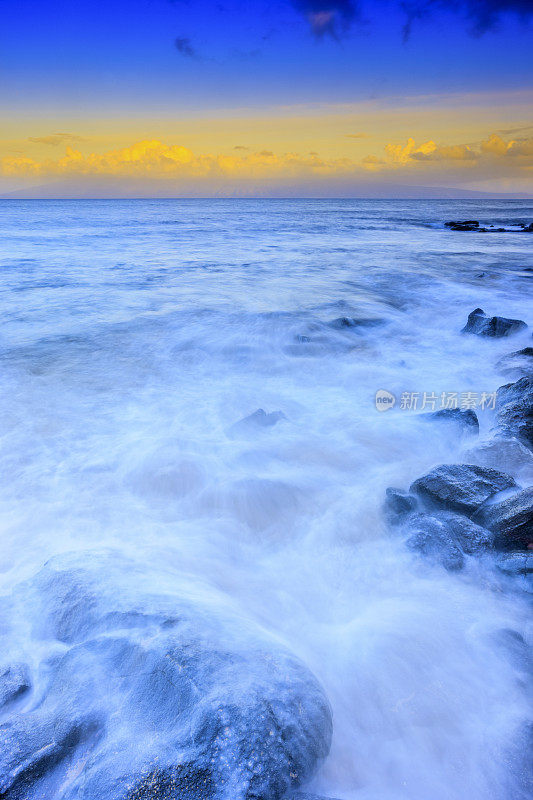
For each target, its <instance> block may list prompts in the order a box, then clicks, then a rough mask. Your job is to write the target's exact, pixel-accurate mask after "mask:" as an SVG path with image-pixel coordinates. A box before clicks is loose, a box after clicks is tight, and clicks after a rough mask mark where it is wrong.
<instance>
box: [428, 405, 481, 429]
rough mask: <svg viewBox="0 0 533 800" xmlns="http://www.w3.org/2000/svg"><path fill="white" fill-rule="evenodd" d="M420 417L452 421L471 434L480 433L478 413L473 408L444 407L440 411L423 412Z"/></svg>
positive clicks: (430, 420)
mask: <svg viewBox="0 0 533 800" xmlns="http://www.w3.org/2000/svg"><path fill="white" fill-rule="evenodd" d="M420 419H422V420H424V422H434V421H435V422H451V423H453V424H455V425H459V426H460V427H461V428H463V429H464V430H467V431H468V432H469V433H471V434H476V433H479V421H478V418H477V414H476V412H475V411H473V410H472V409H471V408H467V409H461V408H442V409H440V410H439V411H431V412H429V413H428V414H421V415H420Z"/></svg>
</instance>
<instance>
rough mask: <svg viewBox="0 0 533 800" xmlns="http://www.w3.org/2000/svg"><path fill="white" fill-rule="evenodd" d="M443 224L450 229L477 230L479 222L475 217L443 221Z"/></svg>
mask: <svg viewBox="0 0 533 800" xmlns="http://www.w3.org/2000/svg"><path fill="white" fill-rule="evenodd" d="M444 225H445V226H446V227H447V228H450V229H451V230H452V231H477V230H478V229H479V222H478V221H477V220H475V219H466V220H464V221H463V222H456V221H453V220H452V221H451V222H445V223H444Z"/></svg>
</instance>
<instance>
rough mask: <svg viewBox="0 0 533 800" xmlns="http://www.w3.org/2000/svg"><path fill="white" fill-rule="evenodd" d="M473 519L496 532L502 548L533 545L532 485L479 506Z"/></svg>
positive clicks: (497, 541)
mask: <svg viewBox="0 0 533 800" xmlns="http://www.w3.org/2000/svg"><path fill="white" fill-rule="evenodd" d="M473 519H474V520H475V521H476V522H479V524H480V525H484V526H485V527H486V528H488V529H489V530H491V531H493V532H494V533H497V534H498V536H497V537H496V544H497V546H498V547H502V548H503V549H507V550H510V549H513V548H516V547H529V546H533V487H529V488H528V489H524V490H523V491H521V492H518V493H517V494H514V495H513V496H512V497H508V498H506V499H505V500H502V501H501V502H499V503H491V504H489V505H484V506H482V507H481V508H479V509H478V510H477V511H476V513H475V514H474V517H473Z"/></svg>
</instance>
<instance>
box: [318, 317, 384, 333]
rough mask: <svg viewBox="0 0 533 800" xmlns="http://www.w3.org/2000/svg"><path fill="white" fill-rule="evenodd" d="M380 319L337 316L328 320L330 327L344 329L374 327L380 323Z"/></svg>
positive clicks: (381, 321) (381, 322)
mask: <svg viewBox="0 0 533 800" xmlns="http://www.w3.org/2000/svg"><path fill="white" fill-rule="evenodd" d="M382 324H383V320H382V319H355V318H354V317H337V319H332V320H331V322H328V325H329V327H330V328H335V329H336V330H344V329H346V328H355V329H356V328H375V327H376V326H377V325H382Z"/></svg>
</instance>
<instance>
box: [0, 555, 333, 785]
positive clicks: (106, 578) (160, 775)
mask: <svg viewBox="0 0 533 800" xmlns="http://www.w3.org/2000/svg"><path fill="white" fill-rule="evenodd" d="M169 577H170V576H169ZM158 580H159V581H160V580H161V575H160V572H159V571H157V572H156V573H153V574H152V573H151V571H150V568H149V566H147V565H146V563H137V562H134V561H129V560H126V559H124V558H123V557H122V556H121V555H120V554H118V553H114V552H105V553H95V552H91V553H81V554H75V555H67V556H61V557H59V558H56V559H52V561H50V562H49V563H48V564H47V565H46V566H45V567H44V568H43V570H41V572H40V573H38V575H37V576H36V577H35V579H34V580H32V581H31V582H28V583H26V584H24V585H21V586H20V587H19V588H18V590H16V592H15V595H14V600H13V602H14V603H16V605H17V608H18V609H19V612H20V613H23V612H24V609H25V608H27V613H28V620H32V621H33V623H34V631H33V634H34V637H36V638H37V639H38V640H41V641H43V643H44V644H47V643H49V644H51V645H52V646H53V649H54V652H55V653H56V655H54V656H53V657H51V658H49V659H48V661H47V662H46V663H43V664H42V665H41V669H40V674H41V676H42V681H41V683H40V686H39V691H40V702H39V703H38V704H36V705H35V707H33V708H32V709H31V710H27V709H26V710H25V713H15V711H16V707H14V711H13V713H11V714H10V716H9V717H8V719H7V722H5V723H4V724H3V725H2V726H1V730H0V738H1V741H2V748H1V749H0V797H2V798H5V799H6V800H44V798H50V799H51V798H54V797H61V799H62V800H104V798H105V800H151V798H156V797H157V798H160V799H163V798H164V799H165V800H166V799H167V798H168V800H177V798H179V800H210V798H213V800H214V798H215V797H220V796H221V794H220V792H221V788H220V787H224V793H223V794H224V797H227V798H230V797H231V798H232V800H251V798H280V797H284V796H285V795H286V794H287V793H288V792H289V791H291V790H296V789H297V788H298V786H299V785H300V784H301V783H303V782H305V781H307V780H309V779H310V777H311V776H312V773H313V771H314V769H315V767H316V766H317V764H318V762H319V761H320V760H321V759H323V758H325V756H326V755H327V753H328V751H329V746H330V741H331V711H330V708H329V704H328V702H327V700H326V698H325V696H324V693H323V691H322V689H321V687H320V685H319V684H318V682H317V681H316V679H315V678H314V676H313V675H312V674H311V673H310V672H309V670H308V669H307V668H306V667H305V666H304V665H303V664H302V663H301V662H300V661H299V660H298V659H297V658H295V657H294V656H293V655H292V654H291V653H289V652H288V651H287V650H285V649H284V648H283V647H282V646H280V644H279V642H277V641H276V640H274V639H270V638H269V637H268V635H267V634H266V633H265V632H264V630H263V629H262V628H260V627H258V626H256V625H255V624H254V623H252V622H251V621H246V620H245V619H243V618H240V617H239V618H233V617H232V616H231V615H228V612H225V613H224V614H221V613H220V607H221V605H222V606H223V604H221V603H220V602H219V601H215V600H212V601H208V602H207V603H206V604H200V603H199V602H198V600H197V593H196V590H195V588H194V587H191V586H190V584H189V583H188V582H187V581H188V579H187V576H186V575H185V574H181V573H180V572H179V571H176V572H175V574H172V577H171V579H170V580H169V579H166V580H165V589H164V590H163V589H162V588H159V587H158ZM58 642H61V643H62V647H61V649H58V647H57V643H58ZM44 649H46V648H44Z"/></svg>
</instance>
